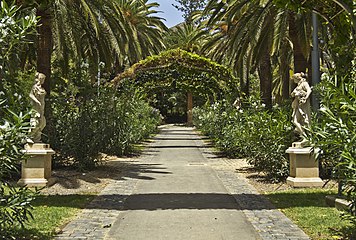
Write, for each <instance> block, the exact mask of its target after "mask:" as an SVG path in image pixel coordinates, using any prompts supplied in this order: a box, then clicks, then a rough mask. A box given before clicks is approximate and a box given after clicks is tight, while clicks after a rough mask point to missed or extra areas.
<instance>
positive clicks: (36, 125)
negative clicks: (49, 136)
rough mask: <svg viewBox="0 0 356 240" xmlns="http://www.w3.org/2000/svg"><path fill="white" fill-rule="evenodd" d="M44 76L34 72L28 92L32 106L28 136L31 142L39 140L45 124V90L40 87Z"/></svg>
mask: <svg viewBox="0 0 356 240" xmlns="http://www.w3.org/2000/svg"><path fill="white" fill-rule="evenodd" d="M45 79H46V76H45V75H44V74H43V73H36V77H35V83H34V85H33V86H32V89H31V92H30V98H31V103H32V108H33V110H34V112H33V114H32V116H31V127H32V128H31V131H30V137H31V140H32V142H35V143H39V142H41V135H42V130H43V129H44V128H45V126H46V118H45V116H44V107H45V96H46V90H45V89H44V88H43V87H42V84H43V83H44V80H45Z"/></svg>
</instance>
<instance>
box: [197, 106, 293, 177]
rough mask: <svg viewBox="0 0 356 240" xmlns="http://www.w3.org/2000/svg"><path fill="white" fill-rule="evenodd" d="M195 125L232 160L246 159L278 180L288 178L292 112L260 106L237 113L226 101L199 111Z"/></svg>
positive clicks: (291, 140)
mask: <svg viewBox="0 0 356 240" xmlns="http://www.w3.org/2000/svg"><path fill="white" fill-rule="evenodd" d="M193 113H194V123H195V126H196V127H197V128H198V129H200V130H201V131H202V132H203V133H204V134H207V135H209V136H210V137H211V138H212V139H213V140H214V142H215V143H216V145H217V146H218V148H219V149H221V150H222V151H223V152H225V153H226V154H227V155H228V156H231V157H244V158H247V160H248V162H249V163H251V164H252V165H253V166H254V167H255V168H256V169H257V170H259V171H263V172H265V173H266V174H267V176H268V177H269V178H270V179H271V180H274V181H279V180H282V179H284V178H286V177H287V176H288V173H289V160H288V156H287V155H286V153H285V151H286V150H287V148H288V147H290V146H291V145H292V142H293V127H292V124H291V121H290V120H291V119H290V116H291V113H290V111H289V110H288V109H285V108H279V107H275V108H274V109H273V110H272V111H268V110H266V109H265V108H264V106H263V105H260V104H256V103H254V104H251V105H250V107H248V108H246V109H243V110H242V109H240V110H237V109H235V108H234V107H233V106H231V105H229V104H228V103H226V102H218V103H215V104H213V105H212V106H208V107H205V108H195V109H194V111H193Z"/></svg>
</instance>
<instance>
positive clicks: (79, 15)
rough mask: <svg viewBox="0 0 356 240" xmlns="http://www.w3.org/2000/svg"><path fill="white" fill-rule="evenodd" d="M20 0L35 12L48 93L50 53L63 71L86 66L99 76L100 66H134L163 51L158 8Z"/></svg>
mask: <svg viewBox="0 0 356 240" xmlns="http://www.w3.org/2000/svg"><path fill="white" fill-rule="evenodd" d="M33 2H34V3H31V4H30V5H29V4H28V3H27V1H21V0H18V1H17V3H18V4H20V5H21V4H23V5H24V7H29V8H32V7H35V8H36V13H37V16H39V17H40V24H39V26H38V39H37V70H38V71H40V72H43V73H44V74H45V75H46V76H47V78H46V81H45V84H44V86H45V89H46V91H47V92H50V77H51V60H52V53H53V52H54V53H55V56H56V59H57V60H60V62H62V63H63V65H62V67H63V68H64V69H66V67H67V66H68V63H69V60H72V61H74V62H75V63H79V62H81V61H83V60H87V61H89V63H90V64H91V68H90V69H91V71H92V72H93V75H95V74H94V73H96V72H97V67H98V62H99V60H100V61H103V62H105V63H106V67H107V68H108V69H109V68H111V67H113V66H114V65H119V66H123V65H125V64H133V63H134V62H137V61H138V60H140V59H142V58H144V57H146V56H147V55H149V54H151V53H157V52H158V51H159V50H161V49H163V48H164V44H163V41H162V35H163V33H164V32H165V30H166V27H165V25H164V24H163V22H162V21H161V19H160V18H159V17H155V16H152V14H154V13H155V11H154V10H152V8H153V7H156V6H157V3H147V0H112V1H110V0H103V1H97V0H82V1H71V0H55V1H43V0H41V1H33Z"/></svg>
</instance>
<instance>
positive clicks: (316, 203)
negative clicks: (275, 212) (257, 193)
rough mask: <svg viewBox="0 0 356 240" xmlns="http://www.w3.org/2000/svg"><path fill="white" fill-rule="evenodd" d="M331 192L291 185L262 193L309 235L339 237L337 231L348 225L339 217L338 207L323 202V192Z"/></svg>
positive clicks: (327, 193)
mask: <svg viewBox="0 0 356 240" xmlns="http://www.w3.org/2000/svg"><path fill="white" fill-rule="evenodd" d="M335 194H336V191H333V190H326V189H293V190H288V191H279V192H271V193H267V194H266V196H267V197H268V198H269V199H270V200H271V201H272V202H273V203H274V205H275V206H276V207H277V208H278V209H280V210H281V211H282V212H283V213H284V214H285V215H286V216H287V217H289V218H290V219H291V220H292V221H294V222H295V223H296V224H297V225H298V226H299V227H300V228H302V229H303V230H304V232H305V233H306V234H308V235H309V236H310V237H311V238H312V239H342V238H341V236H342V233H341V232H340V231H341V230H344V229H347V228H348V227H349V226H350V225H349V224H348V222H347V221H345V220H342V219H341V218H340V214H341V212H340V211H338V210H336V209H335V208H332V207H328V206H327V205H326V203H325V196H326V195H335Z"/></svg>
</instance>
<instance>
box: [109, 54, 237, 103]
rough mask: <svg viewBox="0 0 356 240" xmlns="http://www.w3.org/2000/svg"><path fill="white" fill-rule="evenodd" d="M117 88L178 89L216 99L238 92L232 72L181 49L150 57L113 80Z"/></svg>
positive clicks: (147, 90) (145, 89) (148, 90)
mask: <svg viewBox="0 0 356 240" xmlns="http://www.w3.org/2000/svg"><path fill="white" fill-rule="evenodd" d="M113 83H114V84H115V85H116V86H117V87H119V88H120V87H123V86H125V85H133V86H135V87H140V88H142V89H144V91H146V92H150V90H155V89H160V88H167V87H171V86H172V87H175V88H180V89H184V90H186V91H192V92H194V93H198V94H201V95H203V96H206V98H207V99H209V96H210V97H211V96H212V97H213V98H216V97H217V96H219V95H223V94H227V93H230V92H232V91H236V89H237V83H236V79H235V78H234V77H233V76H232V74H231V72H230V71H229V69H227V68H226V67H224V66H222V65H220V64H218V63H216V62H213V61H211V60H210V59H207V58H204V57H201V56H199V55H197V54H193V53H190V52H187V51H184V50H181V49H172V50H168V51H165V52H162V53H160V54H159V55H154V56H150V57H148V58H146V59H144V60H142V61H140V62H138V63H136V64H134V65H133V66H132V67H131V68H129V69H127V70H126V71H125V72H123V73H122V74H119V75H118V76H117V77H116V78H114V80H113Z"/></svg>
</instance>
